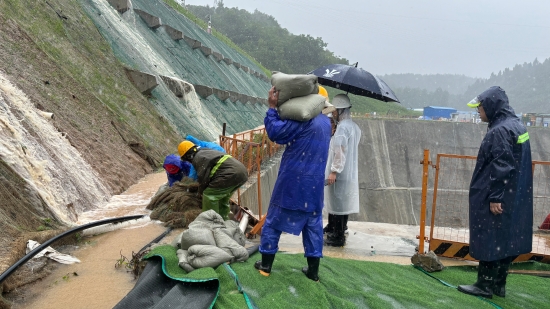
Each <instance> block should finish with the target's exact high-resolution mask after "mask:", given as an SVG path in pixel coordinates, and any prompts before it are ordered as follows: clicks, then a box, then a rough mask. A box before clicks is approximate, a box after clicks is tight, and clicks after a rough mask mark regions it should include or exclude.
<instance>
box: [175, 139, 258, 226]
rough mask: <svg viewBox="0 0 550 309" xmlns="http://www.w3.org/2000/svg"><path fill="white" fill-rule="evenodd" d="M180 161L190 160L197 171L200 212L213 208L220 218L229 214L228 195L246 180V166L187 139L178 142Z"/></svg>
mask: <svg viewBox="0 0 550 309" xmlns="http://www.w3.org/2000/svg"><path fill="white" fill-rule="evenodd" d="M178 153H179V155H180V156H181V159H182V160H183V161H187V162H190V163H191V164H192V165H193V167H194V168H195V170H196V171H197V177H198V182H199V194H202V211H207V210H210V209H213V210H214V211H216V212H217V213H218V214H220V216H221V217H222V218H223V219H224V220H227V219H228V215H229V198H230V197H231V195H232V194H233V192H235V191H236V190H237V189H238V188H239V187H240V186H242V185H243V184H244V183H245V182H246V181H247V180H248V172H247V170H246V167H245V166H244V165H243V164H242V163H241V162H239V161H238V160H236V159H235V158H233V157H232V156H230V155H228V154H225V153H223V152H221V151H217V150H213V149H207V148H200V147H197V145H195V144H194V143H193V142H191V141H183V142H181V143H180V144H179V145H178Z"/></svg>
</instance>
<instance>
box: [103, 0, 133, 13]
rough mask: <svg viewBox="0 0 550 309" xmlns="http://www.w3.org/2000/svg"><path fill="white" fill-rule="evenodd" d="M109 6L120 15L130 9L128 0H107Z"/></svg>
mask: <svg viewBox="0 0 550 309" xmlns="http://www.w3.org/2000/svg"><path fill="white" fill-rule="evenodd" d="M108 1H109V4H110V5H111V6H112V7H113V8H115V10H117V11H118V12H119V13H120V14H122V13H124V12H126V11H128V10H129V9H130V0H108Z"/></svg>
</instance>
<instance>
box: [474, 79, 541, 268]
mask: <svg viewBox="0 0 550 309" xmlns="http://www.w3.org/2000/svg"><path fill="white" fill-rule="evenodd" d="M478 100H479V101H480V102H481V105H482V106H483V109H484V110H485V113H486V115H487V118H488V120H489V126H488V129H487V134H486V135H485V137H484V138H483V141H482V142H481V146H480V148H479V153H478V155H477V162H476V167H475V170H474V173H473V175H472V180H471V183H470V193H469V201H470V256H472V257H473V258H475V259H478V260H481V261H495V260H499V259H503V258H505V257H509V256H514V255H520V254H524V253H529V252H531V249H532V239H533V173H532V166H531V146H530V143H529V135H528V133H527V130H526V129H525V127H524V126H523V124H522V123H521V122H520V119H519V118H518V117H517V116H516V115H515V113H514V110H513V109H512V108H511V107H510V106H509V103H508V97H507V96H506V93H505V92H504V90H502V89H501V88H500V87H496V86H495V87H491V88H489V89H488V90H486V91H485V92H483V93H482V94H480V95H479V96H478ZM490 202H497V203H502V209H503V213H502V214H500V215H494V214H493V213H491V211H490V208H489V203H490Z"/></svg>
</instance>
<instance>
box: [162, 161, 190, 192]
mask: <svg viewBox="0 0 550 309" xmlns="http://www.w3.org/2000/svg"><path fill="white" fill-rule="evenodd" d="M162 167H163V168H164V170H165V171H166V177H168V186H170V187H171V186H172V185H173V184H174V183H175V182H178V181H181V180H182V179H183V177H186V176H189V172H190V170H191V168H192V167H193V166H192V165H191V163H189V162H187V161H182V160H181V159H180V157H178V156H176V155H175V154H169V155H167V156H166V158H165V159H164V164H162Z"/></svg>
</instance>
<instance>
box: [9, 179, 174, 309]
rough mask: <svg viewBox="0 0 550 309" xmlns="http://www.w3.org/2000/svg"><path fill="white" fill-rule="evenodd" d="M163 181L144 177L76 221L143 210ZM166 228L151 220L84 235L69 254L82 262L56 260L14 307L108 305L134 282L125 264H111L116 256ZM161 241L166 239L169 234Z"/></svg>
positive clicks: (88, 308)
mask: <svg viewBox="0 0 550 309" xmlns="http://www.w3.org/2000/svg"><path fill="white" fill-rule="evenodd" d="M164 182H166V176H165V174H164V173H157V174H151V175H148V176H146V177H145V178H143V179H142V180H141V181H139V183H137V184H136V185H134V186H132V187H131V188H129V189H128V190H127V191H126V192H125V193H123V194H121V195H119V196H114V197H113V198H112V199H111V201H110V202H109V203H108V204H107V205H105V207H102V208H101V209H98V210H95V211H94V212H90V213H85V214H83V215H81V216H80V218H79V223H80V224H83V223H86V222H90V221H96V220H100V219H105V218H110V217H120V216H127V215H134V214H147V213H148V212H149V211H148V210H146V209H145V206H146V205H147V204H148V201H149V199H150V198H151V197H152V196H153V195H154V193H155V192H156V191H157V189H158V188H159V186H160V185H162V184H163V183H164ZM165 230H166V228H165V227H163V226H162V225H160V224H158V223H155V222H149V223H145V224H141V225H139V226H133V227H130V228H126V229H121V230H116V231H112V232H109V233H105V234H102V235H97V236H93V237H86V238H84V239H83V243H82V244H80V245H79V247H78V248H77V249H76V250H75V251H72V252H71V254H72V255H74V256H76V257H77V258H79V259H80V260H81V263H77V264H72V265H63V264H58V266H57V267H56V269H55V270H54V272H53V273H52V274H50V275H49V276H48V277H46V278H44V279H43V280H42V281H39V282H35V283H33V284H31V285H30V286H28V287H24V289H25V292H24V293H22V294H23V295H22V297H21V298H19V299H17V300H15V301H14V303H13V308H14V309H22V308H26V309H27V308H28V309H33V308H40V309H50V308H51V309H54V308H56V309H57V308H71V309H79V308H82V309H93V308H98V309H99V308H102V309H104V308H112V307H113V306H115V305H116V304H117V303H118V302H119V301H120V300H121V299H122V298H123V297H124V296H125V295H126V294H128V292H129V291H130V290H131V289H132V288H133V287H134V284H135V280H134V276H133V275H132V274H131V273H129V272H128V271H127V270H126V269H125V268H124V267H120V268H115V264H116V263H117V260H119V259H120V258H121V255H123V256H125V257H127V258H128V259H131V257H132V252H138V251H139V250H140V249H141V248H143V247H144V246H145V245H147V244H148V243H149V242H150V241H151V240H153V239H154V238H156V237H157V236H158V235H160V234H162V233H163V232H164V231H165ZM165 240H170V235H168V236H167V237H166V238H165Z"/></svg>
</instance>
